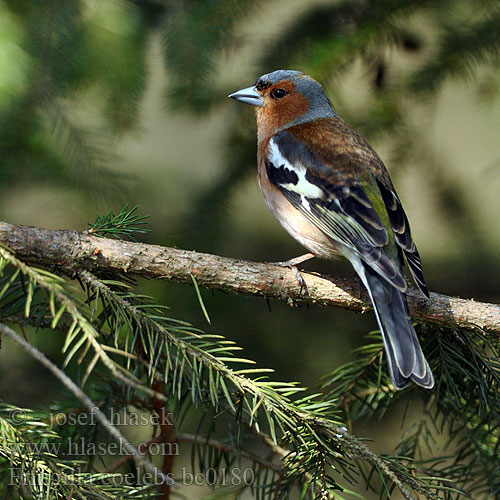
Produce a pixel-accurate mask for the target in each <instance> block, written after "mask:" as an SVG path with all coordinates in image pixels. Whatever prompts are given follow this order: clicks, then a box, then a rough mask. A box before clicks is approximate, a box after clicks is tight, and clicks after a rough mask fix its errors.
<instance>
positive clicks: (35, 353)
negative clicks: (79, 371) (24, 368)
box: [0, 323, 175, 486]
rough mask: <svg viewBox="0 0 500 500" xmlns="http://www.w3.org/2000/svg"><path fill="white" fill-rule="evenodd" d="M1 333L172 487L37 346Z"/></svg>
mask: <svg viewBox="0 0 500 500" xmlns="http://www.w3.org/2000/svg"><path fill="white" fill-rule="evenodd" d="M0 333H2V334H4V335H6V336H7V337H9V338H10V339H11V340H13V341H14V342H17V343H18V344H19V345H20V346H21V347H22V348H23V349H24V350H25V351H27V352H28V353H29V354H30V355H31V356H32V357H33V358H34V359H36V360H37V361H38V362H40V363H41V364H42V365H43V366H45V368H47V369H48V370H49V371H50V372H52V374H53V375H55V377H57V378H58V379H59V380H60V381H61V382H62V384H63V385H64V386H65V387H66V388H67V389H68V390H69V391H70V392H71V393H72V394H73V395H74V396H75V397H76V398H78V399H79V400H80V401H81V402H82V403H83V405H84V406H86V407H87V409H88V410H89V411H90V412H91V413H92V414H94V415H95V418H96V420H97V421H98V422H99V423H100V424H101V425H102V426H103V427H104V428H105V429H106V431H107V432H108V433H109V434H110V435H111V436H113V438H114V439H116V440H117V441H118V442H119V443H120V447H121V448H123V449H124V450H125V451H126V452H127V453H128V454H130V455H132V456H133V458H134V461H135V463H136V465H137V466H138V467H144V468H145V469H146V470H147V471H148V472H150V473H151V474H152V476H153V477H154V478H158V479H159V480H161V482H162V483H166V484H168V485H169V486H172V485H173V484H175V483H174V481H173V479H172V478H170V477H168V476H166V475H165V474H163V473H162V472H161V471H160V470H158V468H157V467H155V466H154V465H153V464H152V463H151V461H150V460H148V458H146V457H145V456H144V455H143V454H141V453H140V451H139V450H138V449H137V448H136V447H135V446H134V445H132V444H131V443H130V442H129V441H128V440H127V439H126V438H125V436H124V435H123V434H122V433H121V432H120V431H119V430H118V429H117V428H116V427H115V426H113V425H112V424H111V422H110V421H109V420H108V419H107V418H106V416H105V415H104V413H103V412H102V411H101V410H100V409H99V408H98V407H97V406H96V405H95V404H94V402H93V401H92V400H91V399H90V398H89V397H88V396H87V395H86V394H85V393H84V392H83V391H82V390H81V389H80V388H79V387H78V386H77V385H76V384H75V383H74V382H73V381H72V380H71V379H70V378H69V377H68V376H67V375H66V374H65V373H64V372H63V371H62V370H61V369H60V368H58V367H57V366H56V365H55V364H54V363H52V361H50V360H49V359H48V358H47V357H46V356H45V354H44V353H43V352H41V351H39V350H38V349H37V348H36V347H35V346H33V345H32V344H30V343H29V342H27V341H26V340H24V339H23V338H21V337H20V336H19V335H17V334H16V332H15V331H14V330H12V329H11V328H9V327H8V326H7V325H4V324H3V323H0Z"/></svg>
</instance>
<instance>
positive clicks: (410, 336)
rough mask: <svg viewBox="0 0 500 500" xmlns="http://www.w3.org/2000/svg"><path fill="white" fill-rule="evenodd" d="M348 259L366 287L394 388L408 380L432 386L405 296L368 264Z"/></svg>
mask: <svg viewBox="0 0 500 500" xmlns="http://www.w3.org/2000/svg"><path fill="white" fill-rule="evenodd" d="M354 260H355V261H353V259H351V262H352V263H353V265H354V267H355V269H356V271H357V273H358V274H359V276H360V278H361V280H362V281H363V283H364V285H365V286H366V288H367V290H368V294H369V295H370V299H371V301H372V304H373V307H374V310H375V315H376V317H377V322H378V324H379V326H380V331H381V332H382V339H383V341H384V346H385V351H386V353H387V360H388V365H389V372H390V375H391V379H392V381H393V383H394V385H395V386H396V388H398V389H402V388H403V387H405V386H406V385H408V382H409V381H410V380H412V381H413V382H415V384H417V385H420V386H422V387H425V388H426V389H432V387H434V377H433V375H432V371H431V369H430V367H429V363H428V362H427V360H426V359H425V357H424V353H423V352H422V348H421V347H420V343H419V341H418V338H417V334H416V333H415V329H414V328H413V323H412V321H411V316H410V311H409V309H408V304H407V302H406V297H405V296H404V294H403V293H402V292H400V291H399V290H398V289H397V288H395V287H394V286H391V285H390V284H389V283H388V282H387V281H386V280H385V279H384V278H382V277H381V276H379V275H378V274H377V273H376V272H375V271H374V270H373V269H371V268H370V267H369V266H368V265H366V264H364V263H363V262H362V261H361V260H359V259H354Z"/></svg>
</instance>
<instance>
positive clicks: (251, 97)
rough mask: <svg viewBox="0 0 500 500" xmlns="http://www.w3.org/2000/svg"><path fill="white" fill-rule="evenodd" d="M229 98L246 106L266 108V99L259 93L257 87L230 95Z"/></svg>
mask: <svg viewBox="0 0 500 500" xmlns="http://www.w3.org/2000/svg"><path fill="white" fill-rule="evenodd" d="M228 97H232V98H233V99H236V100H237V101H241V102H244V103H246V104H251V105H252V106H264V98H263V97H262V96H261V95H260V94H259V93H258V92H257V90H256V89H255V87H247V88H246V89H241V90H238V91H237V92H233V93H232V94H229V96H228Z"/></svg>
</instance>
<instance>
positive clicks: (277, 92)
mask: <svg viewBox="0 0 500 500" xmlns="http://www.w3.org/2000/svg"><path fill="white" fill-rule="evenodd" d="M287 94H288V92H287V91H286V90H285V89H274V90H273V91H272V92H271V97H272V98H273V99H281V98H282V97H285V96H286V95H287Z"/></svg>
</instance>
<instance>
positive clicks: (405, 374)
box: [229, 70, 434, 389]
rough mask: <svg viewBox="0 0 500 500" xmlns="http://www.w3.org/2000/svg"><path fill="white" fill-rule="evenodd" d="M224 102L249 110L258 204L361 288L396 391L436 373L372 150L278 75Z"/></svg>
mask: <svg viewBox="0 0 500 500" xmlns="http://www.w3.org/2000/svg"><path fill="white" fill-rule="evenodd" d="M229 97H231V98H233V99H235V100H237V101H240V102H243V103H246V104H249V105H251V106H253V107H254V109H255V115H256V121H257V142H258V147H257V150H258V151H257V164H258V165H257V166H258V182H259V185H260V188H261V190H262V192H263V195H264V200H265V202H266V205H267V206H268V208H269V209H270V210H271V212H272V213H273V214H274V216H275V217H276V218H277V219H278V221H279V223H280V224H281V225H282V226H283V228H284V229H285V230H286V231H287V232H288V233H289V234H290V235H291V236H292V237H293V238H295V239H296V240H297V241H298V242H299V243H301V244H302V245H303V246H304V247H305V248H306V249H307V250H308V251H309V253H308V254H305V255H304V256H301V257H298V258H295V259H291V260H290V261H287V262H285V263H284V264H285V265H290V266H296V265H297V264H298V263H300V262H303V261H305V260H307V259H309V258H312V257H319V258H323V259H329V260H333V259H336V258H337V257H338V256H343V257H345V258H347V259H348V260H349V261H350V262H351V264H352V266H353V267H354V270H355V271H356V273H357V275H358V276H359V278H360V279H361V282H362V283H363V284H364V286H365V287H366V289H367V291H368V295H369V297H370V300H371V302H372V305H373V308H374V311H375V316H376V319H377V322H378V325H379V327H380V331H381V334H382V339H383V344H384V348H385V352H386V358H387V365H388V372H389V375H390V377H391V380H392V383H393V385H394V386H395V387H396V389H402V388H404V387H406V386H407V385H408V384H409V382H410V381H412V382H413V383H415V384H416V385H418V386H421V387H423V388H426V389H432V387H433V386H434V376H433V374H432V371H431V368H430V366H429V363H428V361H427V360H426V358H425V356H424V354H423V352H422V348H421V346H420V343H419V341H418V338H417V335H416V332H415V328H414V326H413V322H412V319H411V316H410V312H409V308H408V303H407V300H406V291H407V283H406V279H405V276H404V274H403V265H404V260H406V262H407V264H408V267H409V270H410V272H411V275H412V277H413V280H414V281H415V283H416V285H417V287H418V288H419V289H420V291H421V292H422V293H423V294H424V295H425V296H426V297H427V298H429V290H428V287H427V284H426V281H425V278H424V274H423V270H422V260H421V258H420V255H419V253H418V250H417V247H416V246H415V243H414V241H413V239H412V236H411V232H410V226H409V223H408V218H407V216H406V214H405V212H404V210H403V206H402V204H401V201H400V199H399V197H398V195H397V193H396V190H395V188H394V186H393V184H392V181H391V178H390V177H389V173H388V171H387V169H386V167H385V165H384V163H383V161H382V159H381V158H380V157H379V155H378V154H377V153H376V152H375V150H374V149H373V148H372V147H371V146H370V144H369V143H368V142H367V141H366V140H365V139H364V138H363V137H362V136H361V135H360V134H359V133H358V132H356V131H355V130H354V129H353V128H352V127H351V126H350V125H349V124H348V123H347V122H345V121H344V120H343V119H342V118H340V116H339V115H338V114H337V113H336V112H335V110H334V108H333V106H332V104H331V102H330V100H329V99H328V97H327V96H326V94H325V92H324V90H323V87H322V86H321V84H320V83H318V82H317V81H316V80H314V79H313V78H312V77H311V76H309V75H306V74H304V73H302V72H300V71H295V70H277V71H273V72H271V73H267V74H265V75H262V76H261V77H259V78H258V79H257V80H256V82H255V84H254V85H252V86H250V87H247V88H244V89H241V90H238V91H236V92H233V93H232V94H230V95H229Z"/></svg>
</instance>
